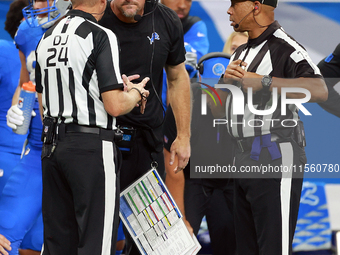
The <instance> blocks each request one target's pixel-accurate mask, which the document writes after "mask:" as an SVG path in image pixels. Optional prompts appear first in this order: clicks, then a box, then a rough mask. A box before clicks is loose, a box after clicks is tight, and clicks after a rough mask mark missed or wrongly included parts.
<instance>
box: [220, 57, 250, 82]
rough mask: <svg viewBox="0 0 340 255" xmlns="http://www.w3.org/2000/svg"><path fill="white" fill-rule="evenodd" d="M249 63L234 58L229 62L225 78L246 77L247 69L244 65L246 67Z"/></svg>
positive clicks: (238, 78) (237, 78)
mask: <svg viewBox="0 0 340 255" xmlns="http://www.w3.org/2000/svg"><path fill="white" fill-rule="evenodd" d="M246 66H247V63H245V62H242V60H241V59H238V60H234V61H233V62H231V63H229V65H228V66H227V69H226V70H225V73H224V76H223V78H225V79H235V80H240V79H242V78H243V77H244V75H245V73H246V71H245V70H244V69H243V68H242V67H246Z"/></svg>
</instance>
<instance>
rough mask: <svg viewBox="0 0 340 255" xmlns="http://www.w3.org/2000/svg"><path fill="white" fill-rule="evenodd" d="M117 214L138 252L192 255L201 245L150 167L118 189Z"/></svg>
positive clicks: (156, 173)
mask: <svg viewBox="0 0 340 255" xmlns="http://www.w3.org/2000/svg"><path fill="white" fill-rule="evenodd" d="M119 215H120V218H121V219H122V221H123V223H124V225H125V227H126V228H127V229H128V231H129V233H130V235H131V236H132V238H133V240H134V241H135V243H136V245H137V247H138V249H139V250H140V252H141V253H142V254H148V255H156V254H157V255H158V254H159V255H175V254H183V255H184V254H185V255H189V254H190V255H194V254H197V252H198V251H199V250H200V248H201V246H200V244H199V243H198V241H197V239H196V237H195V236H193V237H192V236H190V233H189V231H188V230H187V228H186V226H185V224H184V222H183V219H182V214H181V212H180V211H179V209H178V207H177V205H176V203H175V201H174V199H173V198H172V196H171V194H170V192H169V191H168V189H167V188H166V186H165V184H164V183H163V181H162V179H161V178H160V176H159V174H158V172H157V170H156V169H154V168H153V169H151V170H150V171H148V172H147V173H146V174H145V175H143V176H142V177H141V178H139V179H138V180H137V181H135V182H134V183H133V184H131V185H130V186H129V187H128V188H126V189H125V190H124V191H122V192H121V194H120V213H119Z"/></svg>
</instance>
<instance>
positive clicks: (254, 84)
mask: <svg viewBox="0 0 340 255" xmlns="http://www.w3.org/2000/svg"><path fill="white" fill-rule="evenodd" d="M246 66H247V63H245V62H242V61H241V59H238V60H235V61H233V62H231V63H230V64H229V65H228V67H227V69H226V70H225V73H224V76H223V78H224V79H233V80H237V81H239V82H240V83H241V84H242V90H243V92H248V88H250V87H251V88H253V93H255V92H256V91H259V90H261V89H262V88H263V87H262V83H261V79H262V75H259V74H257V73H253V72H247V71H245V70H244V69H243V68H245V67H246Z"/></svg>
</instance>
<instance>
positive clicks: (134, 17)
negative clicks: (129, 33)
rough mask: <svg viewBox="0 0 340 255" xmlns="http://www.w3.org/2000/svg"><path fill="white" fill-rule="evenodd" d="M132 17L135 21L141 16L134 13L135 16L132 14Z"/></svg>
mask: <svg viewBox="0 0 340 255" xmlns="http://www.w3.org/2000/svg"><path fill="white" fill-rule="evenodd" d="M133 19H134V20H135V21H140V20H141V19H142V16H141V15H139V14H136V15H135V16H133Z"/></svg>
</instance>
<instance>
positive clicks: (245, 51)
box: [226, 21, 322, 138]
mask: <svg viewBox="0 0 340 255" xmlns="http://www.w3.org/2000/svg"><path fill="white" fill-rule="evenodd" d="M237 59H241V60H243V61H244V62H245V63H247V69H246V70H247V71H248V72H255V73H257V74H260V75H270V76H272V77H279V78H299V77H315V78H320V77H322V76H321V74H320V71H319V69H318V68H317V66H316V65H315V64H313V62H312V60H311V59H310V57H309V56H308V54H307V52H306V50H305V49H304V48H303V47H302V46H301V45H300V44H299V43H297V42H296V41H295V40H294V39H293V38H292V37H290V36H289V35H288V34H286V32H285V31H284V30H283V28H282V27H281V26H280V24H279V23H278V22H277V21H275V22H274V23H272V24H271V25H270V26H269V27H268V29H266V30H265V32H263V33H262V34H261V35H260V36H259V37H258V38H255V39H249V40H248V43H247V44H244V45H242V46H240V47H239V48H238V49H237V50H236V52H235V53H234V55H233V56H232V57H231V59H230V62H231V61H233V60H237ZM296 87H299V84H296ZM244 97H245V107H244V115H234V114H233V108H232V100H233V99H232V95H231V93H229V95H228V98H227V102H226V114H227V120H228V131H229V133H230V134H231V135H232V136H233V137H235V138H243V137H253V136H259V135H265V134H269V133H273V132H274V133H277V134H280V132H285V131H284V129H287V127H284V126H294V124H295V122H294V121H289V120H295V121H297V120H298V119H299V116H298V109H297V107H296V106H295V105H287V109H286V115H284V116H283V115H281V97H280V95H278V103H277V108H276V110H275V111H274V112H273V113H272V114H270V115H264V116H262V115H255V114H253V113H252V112H250V110H249V108H248V104H247V95H246V94H245V95H244ZM271 98H272V96H271V95H267V96H264V95H262V91H258V92H257V93H255V94H254V95H253V105H254V108H255V109H258V110H266V109H270V108H271V105H272V101H271ZM282 121H283V122H282ZM282 123H283V125H282ZM285 134H286V133H285Z"/></svg>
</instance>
